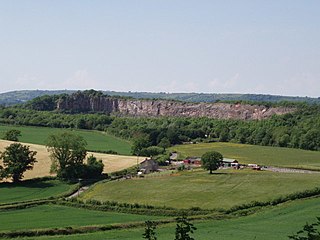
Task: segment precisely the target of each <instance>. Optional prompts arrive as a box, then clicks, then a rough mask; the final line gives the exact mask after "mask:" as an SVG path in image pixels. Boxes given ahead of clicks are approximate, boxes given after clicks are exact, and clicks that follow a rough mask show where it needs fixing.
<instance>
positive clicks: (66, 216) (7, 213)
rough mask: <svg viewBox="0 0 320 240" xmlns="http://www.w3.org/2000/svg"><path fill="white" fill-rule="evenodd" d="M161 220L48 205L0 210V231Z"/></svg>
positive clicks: (151, 217) (152, 217)
mask: <svg viewBox="0 0 320 240" xmlns="http://www.w3.org/2000/svg"><path fill="white" fill-rule="evenodd" d="M161 218H162V217H157V216H144V215H134V214H123V213H116V212H102V211H94V210H87V209H81V208H73V207H66V206H59V205H50V204H49V205H40V206H36V207H31V208H26V209H17V210H2V211H1V210H0V222H1V225H0V231H8V230H22V229H28V230H30V229H40V228H58V227H78V226H88V225H102V224H116V223H127V222H137V221H146V220H151V219H153V220H156V219H161ZM26 219H30V221H26Z"/></svg>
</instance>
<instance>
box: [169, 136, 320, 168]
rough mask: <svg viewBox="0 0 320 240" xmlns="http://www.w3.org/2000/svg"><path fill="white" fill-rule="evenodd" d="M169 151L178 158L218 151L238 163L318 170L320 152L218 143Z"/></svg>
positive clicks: (176, 148)
mask: <svg viewBox="0 0 320 240" xmlns="http://www.w3.org/2000/svg"><path fill="white" fill-rule="evenodd" d="M170 151H177V152H178V153H179V154H180V156H179V157H187V156H199V157H200V156H201V155H202V154H204V153H205V152H207V151H218V152H220V153H221V154H222V155H223V156H224V157H227V158H233V159H237V160H238V161H239V162H240V163H246V164H248V163H256V164H260V165H267V166H278V167H294V168H306V169H317V170H320V151H307V150H301V149H294V148H280V147H267V146H257V145H247V144H237V143H220V142H215V143H199V144H185V145H177V146H174V147H172V148H170Z"/></svg>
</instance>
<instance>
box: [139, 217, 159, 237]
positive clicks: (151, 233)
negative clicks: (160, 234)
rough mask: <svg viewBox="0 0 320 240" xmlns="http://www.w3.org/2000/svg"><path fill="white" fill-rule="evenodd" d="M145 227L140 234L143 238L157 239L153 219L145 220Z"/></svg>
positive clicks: (155, 225)
mask: <svg viewBox="0 0 320 240" xmlns="http://www.w3.org/2000/svg"><path fill="white" fill-rule="evenodd" d="M145 224H146V227H145V229H144V233H143V234H142V236H143V238H144V239H148V240H157V236H156V232H155V230H156V227H157V224H156V223H155V222H153V221H145Z"/></svg>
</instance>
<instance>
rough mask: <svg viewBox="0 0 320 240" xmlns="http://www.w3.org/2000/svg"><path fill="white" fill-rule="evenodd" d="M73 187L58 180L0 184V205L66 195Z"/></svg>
mask: <svg viewBox="0 0 320 240" xmlns="http://www.w3.org/2000/svg"><path fill="white" fill-rule="evenodd" d="M73 187H74V185H71V184H68V183H65V182H61V181H59V180H38V181H26V182H21V183H16V184H12V183H1V184H0V204H4V203H11V202H20V201H27V200H36V199H43V198H48V197H52V196H57V195H61V194H63V193H67V192H69V191H70V190H72V188H73Z"/></svg>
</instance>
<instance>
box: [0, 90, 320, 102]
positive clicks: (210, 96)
mask: <svg viewBox="0 0 320 240" xmlns="http://www.w3.org/2000/svg"><path fill="white" fill-rule="evenodd" d="M74 92H76V90H21V91H11V92H4V93H0V105H13V104H19V103H24V102H27V101H29V100H31V99H33V98H36V97H40V96H44V95H57V94H72V93H74ZM103 93H104V94H108V95H110V96H123V97H133V98H138V99H141V98H143V99H146V98H148V99H171V100H180V101H185V102H217V101H259V102H281V101H289V102H308V103H320V98H310V97H292V96H279V95H268V94H221V93H164V92H160V93H152V92H116V91H103Z"/></svg>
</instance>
